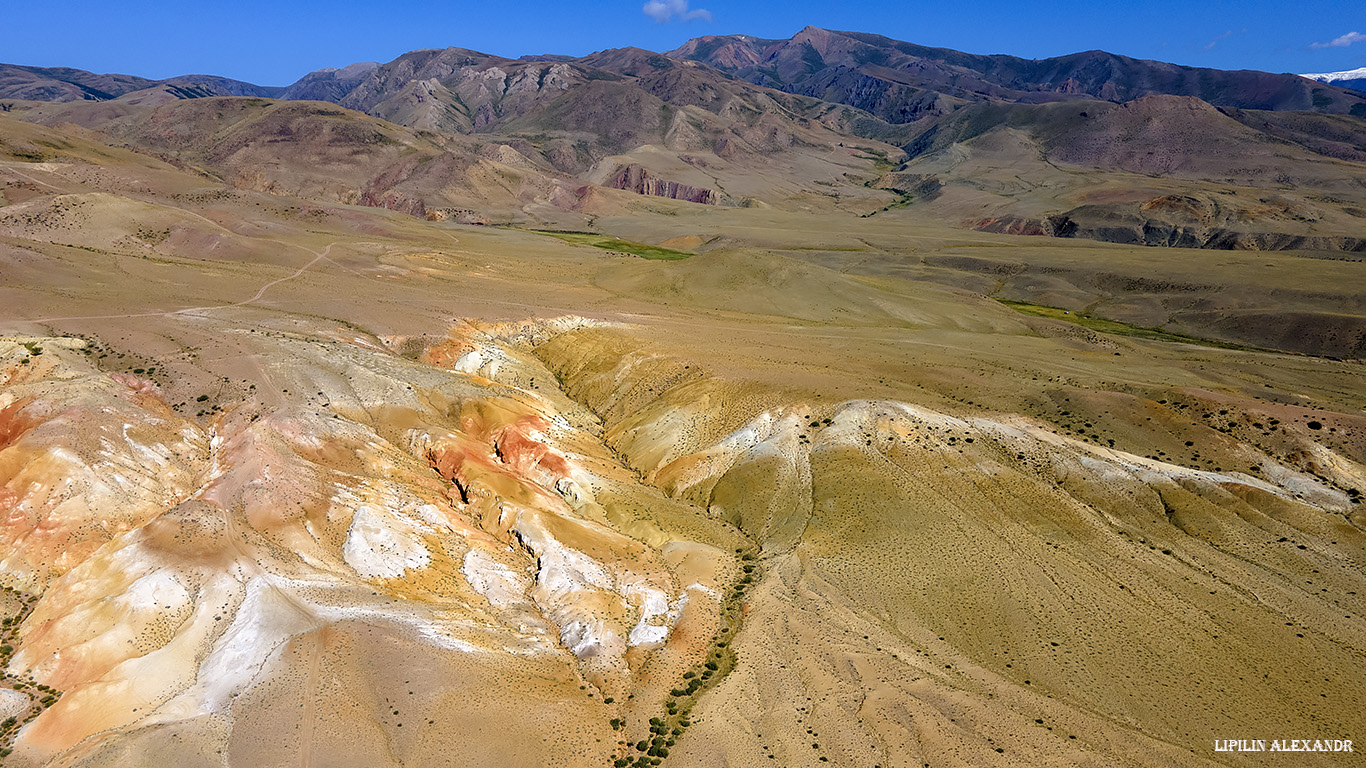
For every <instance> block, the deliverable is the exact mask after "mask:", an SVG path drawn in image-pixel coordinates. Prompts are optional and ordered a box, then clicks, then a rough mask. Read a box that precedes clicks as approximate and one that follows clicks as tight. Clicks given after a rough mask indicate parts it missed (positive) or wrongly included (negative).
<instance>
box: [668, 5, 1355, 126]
mask: <svg viewBox="0 0 1366 768" xmlns="http://www.w3.org/2000/svg"><path fill="white" fill-rule="evenodd" d="M668 55H669V56H672V57H675V58H680V59H685V60H689V61H701V62H705V63H707V64H709V65H711V66H713V67H716V68H718V69H720V70H722V71H726V72H731V73H734V74H735V75H736V76H737V77H741V78H744V79H745V80H748V81H750V82H753V83H758V84H761V85H767V86H769V87H772V88H779V89H782V90H785V91H789V92H792V93H802V94H806V95H808V96H815V97H818V98H822V99H825V100H827V101H836V102H840V103H843V104H849V105H851V106H856V107H859V108H861V109H865V110H867V111H869V112H871V113H873V114H875V115H878V116H879V117H881V118H883V119H885V120H888V121H889V122H896V123H904V122H912V121H914V120H917V119H920V118H923V117H927V116H934V115H938V114H943V112H944V111H945V110H947V109H952V107H953V106H954V105H957V104H962V103H971V102H981V101H1013V102H1023V103H1033V102H1041V101H1058V100H1065V99H1069V98H1076V97H1089V98H1092V99H1103V100H1105V101H1115V102H1120V101H1130V100H1132V99H1137V98H1140V97H1143V96H1150V95H1155V94H1165V95H1170V96H1193V97H1195V98H1198V99H1202V100H1204V101H1207V102H1209V103H1211V104H1214V105H1216V106H1222V107H1237V108H1239V109H1264V110H1300V111H1315V112H1329V113H1335V114H1348V113H1350V114H1355V115H1358V116H1366V96H1363V95H1362V94H1361V93H1359V92H1357V91H1353V90H1349V89H1347V88H1342V87H1339V86H1336V85H1330V84H1325V83H1315V82H1311V81H1309V80H1307V79H1305V78H1303V77H1299V76H1297V75H1284V74H1272V73H1269V72H1253V71H1227V70H1217V69H1200V68H1197V67H1183V66H1179V65H1175V64H1167V63H1164V62H1158V61H1147V60H1143V59H1133V58H1129V57H1127V56H1118V55H1115V54H1111V53H1106V52H1104V51H1087V52H1084V53H1075V54H1071V55H1068V56H1060V57H1057V58H1051V59H1038V60H1031V59H1021V58H1018V57H1014V56H1000V55H997V56H981V55H976V54H968V53H962V52H959V51H953V50H949V49H945V48H927V47H925V46H920V45H915V44H913V43H906V42H901V41H899V40H892V39H890V38H887V37H883V36H881V35H874V34H868V33H861V32H835V31H831V30H826V29H820V28H819V27H806V28H805V29H803V30H801V31H800V32H798V33H797V34H796V35H793V36H792V38H791V39H788V40H766V39H761V38H756V37H749V36H746V35H727V36H710V37H700V38H697V39H695V40H690V41H688V42H687V43H685V44H684V45H683V46H681V47H679V48H677V49H675V50H673V51H670V52H669V53H668Z"/></svg>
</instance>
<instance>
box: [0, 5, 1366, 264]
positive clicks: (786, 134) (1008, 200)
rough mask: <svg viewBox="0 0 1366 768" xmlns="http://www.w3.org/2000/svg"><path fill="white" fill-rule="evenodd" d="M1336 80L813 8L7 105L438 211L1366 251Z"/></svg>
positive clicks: (31, 73) (166, 155)
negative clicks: (642, 42)
mask: <svg viewBox="0 0 1366 768" xmlns="http://www.w3.org/2000/svg"><path fill="white" fill-rule="evenodd" d="M1346 74H1351V73H1346ZM1315 77H1316V78H1317V79H1314V78H1309V77H1301V76H1298V75H1291V74H1272V73H1266V72H1255V71H1224V70H1214V69H1200V68H1194V67H1184V66H1178V65H1174V64H1167V63H1162V62H1156V61H1146V60H1140V59H1133V58H1129V57H1125V56H1118V55H1115V54H1110V53H1105V52H1103V51H1088V52H1084V53H1078V54H1072V55H1069V56H1062V57H1057V58H1051V59H1042V60H1028V59H1021V58H1018V57H1013V56H1001V55H994V56H983V55H975V54H968V53H961V52H957V51H952V50H947V49H942V48H929V47H924V46H919V45H915V44H912V43H906V42H900V41H896V40H892V39H889V38H886V37H882V36H879V35H873V34H865V33H855V32H835V31H830V30H825V29H820V28H816V27H806V28H804V29H802V30H801V31H800V32H798V33H797V34H796V35H794V36H793V37H792V38H790V39H785V40H783V39H760V38H755V37H750V36H745V35H728V36H709V37H701V38H697V39H694V40H691V41H689V42H687V43H686V44H684V45H683V46H681V47H679V48H677V49H675V50H673V51H668V52H665V53H655V52H651V51H647V50H642V49H639V48H619V49H610V50H605V51H600V52H597V53H593V54H590V55H588V56H581V57H567V56H554V55H542V56H525V57H522V58H520V59H510V58H505V57H499V56H493V55H490V54H485V53H480V52H477V51H472V50H467V49H462V48H445V49H427V50H418V51H412V52H409V53H406V54H404V55H402V56H400V57H398V58H397V59H394V60H393V61H390V62H387V63H383V64H379V63H373V62H367V63H359V64H352V65H350V66H347V67H344V68H340V69H334V68H327V69H320V70H317V71H315V72H311V73H309V74H307V75H305V76H304V77H303V78H301V79H300V80H298V81H297V82H295V83H293V84H291V85H289V86H286V87H264V86H257V85H253V84H250V83H245V82H241V81H236V80H231V79H227V78H222V77H214V76H203V75H186V76H180V77H175V78H170V79H167V80H158V81H154V80H148V79H144V78H139V77H134V76H129V75H97V74H92V73H89V72H83V71H81V70H75V69H68V68H35V67H21V66H14V65H0V99H6V100H9V101H7V102H4V103H0V109H7V110H10V111H11V112H13V113H14V114H15V115H17V116H20V117H21V119H25V120H30V121H34V122H42V123H45V124H48V125H59V124H65V125H74V126H80V127H82V128H85V129H90V130H95V131H99V132H100V133H102V134H104V135H108V136H111V137H115V138H116V139H117V140H119V141H121V142H123V143H125V144H126V145H128V146H130V147H138V148H141V149H142V150H144V151H149V152H153V153H156V155H157V156H158V157H160V158H162V159H166V160H171V161H174V162H177V163H181V164H186V165H189V166H192V167H195V168H199V169H200V170H202V171H203V172H206V173H209V174H212V175H214V176H216V177H218V178H223V179H231V180H233V183H234V184H245V185H248V186H255V187H258V188H263V189H272V190H285V191H288V192H290V193H291V194H299V195H305V196H321V199H326V200H337V201H342V202H351V203H360V204H366V205H379V206H383V207H389V208H393V209H395V210H401V211H404V212H408V213H412V214H413V215H417V216H434V217H448V216H455V217H459V218H463V219H465V220H484V221H514V220H520V219H521V218H523V217H524V216H525V215H526V209H527V206H528V205H532V206H533V207H539V208H548V209H556V210H562V211H572V212H576V213H581V214H587V215H594V214H595V211H596V212H597V213H601V211H599V210H597V209H596V208H595V206H598V205H600V202H599V201H597V200H596V193H595V192H594V190H595V189H601V188H617V189H624V190H628V191H633V192H637V193H640V194H642V195H647V196H664V197H670V198H673V199H680V200H686V201H691V202H695V203H702V204H719V205H769V206H777V207H788V208H792V207H801V206H811V205H817V206H835V207H837V208H841V209H843V210H847V211H849V212H851V213H856V214H857V215H861V216H871V215H880V214H884V213H886V212H887V211H888V210H890V209H896V208H902V207H911V208H916V209H921V210H923V212H925V213H928V214H930V215H934V216H936V217H938V218H940V219H947V220H950V221H954V222H957V223H958V225H960V226H963V227H967V228H977V229H989V230H992V231H1001V232H1012V233H1018V234H1032V235H1050V236H1061V237H1085V238H1092V239H1099V240H1107V241H1112V242H1125V243H1139V244H1147V245H1162V246H1187V247H1207V248H1255V249H1283V248H1299V249H1306V248H1307V249H1319V250H1327V251H1343V250H1346V251H1359V250H1364V249H1366V236H1363V235H1362V234H1361V232H1362V228H1361V226H1360V224H1361V220H1362V217H1363V216H1366V214H1364V213H1363V211H1366V191H1363V189H1362V188H1361V185H1360V184H1359V183H1358V181H1357V180H1358V179H1359V178H1361V176H1362V168H1361V166H1360V164H1361V163H1363V162H1366V93H1362V92H1359V91H1356V90H1352V89H1350V88H1346V87H1340V85H1338V84H1334V82H1341V83H1348V84H1350V83H1351V82H1352V80H1350V79H1342V80H1339V81H1334V82H1324V81H1325V80H1331V79H1332V78H1329V77H1328V76H1315ZM244 97H245V99H246V100H244ZM224 99H237V101H236V102H233V103H228V102H225V101H223V100H224ZM250 99H255V101H250ZM320 102H330V103H331V104H335V105H337V106H340V107H342V108H344V109H345V110H348V111H338V110H336V109H335V108H334V107H324V106H322V105H321V104H320ZM375 119H378V120H380V121H382V122H381V123H376V122H374V120H375ZM291 146H292V147H293V149H290V150H288V151H286V149H287V148H288V147H291ZM1211 147H1218V148H1219V151H1218V152H1211V151H1210V148H1211ZM323 158H330V160H329V161H328V162H319V161H320V160H321V159H323ZM1117 187H1118V188H1122V189H1123V192H1117V191H1116V188H1117Z"/></svg>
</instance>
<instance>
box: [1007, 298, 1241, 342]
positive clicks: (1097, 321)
mask: <svg viewBox="0 0 1366 768" xmlns="http://www.w3.org/2000/svg"><path fill="white" fill-rule="evenodd" d="M996 301H999V302H1000V303H1002V304H1004V305H1006V306H1007V307H1010V308H1011V309H1013V310H1015V311H1016V312H1019V313H1020V314H1023V315H1033V316H1034V317H1047V318H1049V319H1052V320H1062V321H1063V322H1067V323H1072V324H1074V325H1080V326H1081V327H1083V328H1089V329H1090V330H1093V331H1096V332H1099V333H1109V334H1114V335H1116V336H1133V337H1135V338H1139V339H1149V340H1151V341H1170V342H1176V343H1179V344H1198V345H1200V346H1203V347H1219V348H1220V349H1240V350H1250V349H1254V347H1248V346H1244V345H1242V344H1230V343H1228V342H1223V341H1213V340H1211V339H1201V338H1197V337H1195V336H1183V335H1181V334H1179V333H1169V332H1167V331H1163V330H1161V329H1158V328H1144V327H1143V326H1139V325H1130V324H1129V323H1121V322H1119V321H1118V320H1106V319H1105V318H1103V317H1096V316H1094V315H1089V314H1086V313H1085V312H1073V311H1071V310H1067V309H1063V308H1061V307H1050V306H1047V305H1044V304H1030V303H1029V302H1027V301H1014V300H1012V299H996Z"/></svg>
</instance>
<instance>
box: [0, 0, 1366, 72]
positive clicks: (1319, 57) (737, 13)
mask: <svg viewBox="0 0 1366 768" xmlns="http://www.w3.org/2000/svg"><path fill="white" fill-rule="evenodd" d="M690 1H691V5H689V0H650V2H644V0H620V1H618V0H612V1H611V2H598V3H566V2H532V1H530V0H520V1H519V0H504V1H503V2H493V1H491V0H484V2H477V3H473V2H441V0H427V1H426V2H422V3H417V2H410V1H409V0H397V1H396V2H376V1H375V0H372V1H371V2H365V3H362V2H355V1H354V0H332V1H331V2H326V3H324V2H317V1H316V0H307V1H305V2H280V1H279V0H276V2H264V1H263V0H237V1H236V2H233V3H194V2H190V3H183V2H166V1H165V0H149V1H147V2H132V3H115V2H108V0H102V1H101V2H89V1H88V0H71V1H70V2H64V3H61V4H57V5H47V4H46V3H38V2H26V1H24V0H15V2H13V3H11V4H9V6H10V7H8V8H6V10H5V12H4V17H5V22H6V23H5V26H6V27H7V28H8V30H9V31H8V33H7V34H5V35H3V36H0V62H5V63H11V64H30V65H39V66H59V65H61V66H72V67H79V68H81V69H89V70H93V71H97V72H121V73H128V74H136V75H142V76H145V77H154V78H159V77H169V76H172V75H179V74H199V73H209V74H217V75H224V76H227V77H235V78H239V79H242V80H248V81H251V82H255V83H259V84H262V85H285V84H288V83H290V82H293V81H294V80H296V79H298V78H299V77H300V76H302V75H303V74H305V73H306V72H309V71H311V70H313V69H317V68H319V67H325V66H345V65H346V64H349V63H351V62H355V61H388V60H390V59H393V58H394V57H396V56H398V55H399V54H401V53H403V52H405V51H409V50H412V49H415V48H438V47H446V46H460V47H465V48H473V49H476V50H481V51H485V52H488V53H495V54H500V55H505V56H518V55H521V54H524V53H567V54H574V55H581V54H584V53H589V52H592V51H596V50H601V49H603V48H614V47H620V46H626V45H636V46H639V47H642V48H649V49H652V50H667V49H669V48H673V47H675V46H677V45H679V44H680V43H682V42H683V41H685V40H687V39H688V38H691V37H697V36H700V35H708V34H730V33H743V34H749V35H757V36H761V37H790V36H791V35H792V34H793V33H795V32H796V31H797V30H799V29H801V28H802V27H803V26H805V25H807V24H814V25H816V26H820V27H826V28H828V29H845V30H856V31H863V32H876V33H879V34H883V35H886V36H888V37H893V38H897V39H900V40H909V41H911V42H915V43H920V44H924V45H936V46H944V47H948V48H956V49H959V50H963V51H969V52H972V53H1010V54H1014V55H1017V56H1024V57H1037V58H1043V57H1047V56H1056V55H1060V54H1064V53H1072V52H1076V51H1082V50H1089V49H1093V48H1100V49H1104V50H1108V51H1112V52H1115V53H1122V54H1126V55H1129V56H1136V57H1141V58H1151V59H1160V60H1164V61H1174V62H1177V63H1180V64H1190V65H1194V66H1209V67H1220V68H1225V69H1264V70H1269V71H1273V72H1326V71H1336V70H1342V69H1352V68H1356V67H1363V66H1366V1H1363V0H1301V1H1300V2H1294V3H1291V2H1275V1H1270V0H1243V1H1242V2H1226V1H1224V0H1217V1H1213V2H1202V0H1184V1H1179V2H1178V1H1173V0H1150V1H1149V2H1135V1H1133V0H1113V1H1112V2H1080V1H1078V0H1040V1H1039V2H1031V3H1025V2H1003V1H1002V0H995V1H986V0H984V1H982V2H958V3H954V2H946V1H945V0H933V1H926V0H878V1H877V2H871V1H869V0H845V1H844V2H839V1H838V0H833V1H832V0H820V1H819V2H818V1H816V0H781V1H780V2H769V1H767V0H765V1H763V2H742V1H741V0H690Z"/></svg>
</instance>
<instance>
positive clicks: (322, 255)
mask: <svg viewBox="0 0 1366 768" xmlns="http://www.w3.org/2000/svg"><path fill="white" fill-rule="evenodd" d="M336 244H337V243H336V242H333V243H330V244H328V246H327V247H326V248H324V249H322V250H321V251H315V250H313V249H311V248H303V246H298V247H299V248H303V250H305V251H308V252H309V253H311V254H313V258H312V259H311V260H310V261H309V262H308V263H307V264H305V265H303V266H302V267H299V268H298V269H296V270H295V271H294V273H293V274H291V275H287V276H285V277H281V278H277V279H275V280H271V281H270V282H268V283H266V284H265V285H263V286H261V287H260V288H259V289H258V290H257V291H256V293H255V294H254V295H253V296H252V297H251V298H249V299H246V300H245V301H237V302H233V303H231V304H216V305H212V306H204V307H186V308H185V309H176V310H172V311H170V312H133V313H129V314H123V315H80V316H74V317H38V318H34V319H31V320H19V321H17V322H22V323H55V322H61V321H67V320H114V319H121V318H130V317H174V316H176V315H185V314H190V313H194V312H212V311H214V310H218V309H235V308H237V307H245V306H247V305H248V304H252V303H255V302H257V301H260V300H261V297H263V296H265V294H266V291H268V290H270V289H271V288H273V287H274V286H277V285H279V284H280V283H283V282H286V281H288V280H293V279H294V278H296V277H299V276H300V275H302V274H303V273H304V272H307V271H308V269H309V268H310V267H312V266H313V265H314V264H317V263H318V262H319V261H323V260H327V261H329V262H332V263H333V264H336V262H335V261H332V259H330V258H328V256H327V254H328V253H329V252H331V250H332V247H333V246H335V245H336ZM337 266H339V267H340V266H341V265H340V264H338V265H337ZM343 269H344V267H343Z"/></svg>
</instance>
